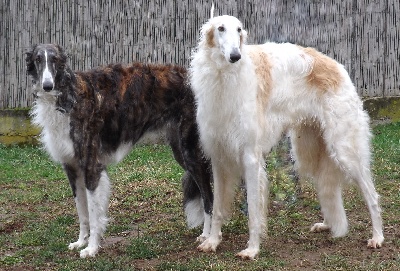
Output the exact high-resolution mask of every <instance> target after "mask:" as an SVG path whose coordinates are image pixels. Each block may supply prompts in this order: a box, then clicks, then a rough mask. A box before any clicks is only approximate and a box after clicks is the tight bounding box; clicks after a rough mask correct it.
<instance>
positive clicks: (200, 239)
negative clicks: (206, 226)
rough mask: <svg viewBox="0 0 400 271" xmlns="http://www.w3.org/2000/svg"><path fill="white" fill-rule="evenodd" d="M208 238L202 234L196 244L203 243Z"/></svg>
mask: <svg viewBox="0 0 400 271" xmlns="http://www.w3.org/2000/svg"><path fill="white" fill-rule="evenodd" d="M207 238H208V237H207V236H205V235H203V234H202V235H200V236H198V237H197V238H196V242H199V243H203V242H204V241H205V240H206V239H207Z"/></svg>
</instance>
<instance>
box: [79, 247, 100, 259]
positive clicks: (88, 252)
mask: <svg viewBox="0 0 400 271" xmlns="http://www.w3.org/2000/svg"><path fill="white" fill-rule="evenodd" d="M98 251H99V248H97V247H87V248H85V249H82V250H81V252H80V257H81V258H87V257H94V256H96V254H97V252H98Z"/></svg>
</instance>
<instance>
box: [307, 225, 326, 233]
mask: <svg viewBox="0 0 400 271" xmlns="http://www.w3.org/2000/svg"><path fill="white" fill-rule="evenodd" d="M310 231H311V232H322V231H329V226H328V225H326V224H324V223H315V224H314V226H312V227H311V229H310Z"/></svg>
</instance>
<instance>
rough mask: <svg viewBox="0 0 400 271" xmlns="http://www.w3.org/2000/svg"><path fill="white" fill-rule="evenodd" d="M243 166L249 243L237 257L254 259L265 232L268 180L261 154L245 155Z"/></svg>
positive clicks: (249, 153)
mask: <svg viewBox="0 0 400 271" xmlns="http://www.w3.org/2000/svg"><path fill="white" fill-rule="evenodd" d="M243 165H244V179H245V181H246V189H247V203H248V210H249V242H248V243H247V244H248V245H247V248H246V249H244V250H242V251H241V252H239V253H238V254H237V256H239V257H241V258H243V259H254V258H255V257H256V256H257V255H258V253H259V251H260V239H261V237H262V235H263V234H264V233H265V230H266V215H267V207H268V180H267V174H266V171H265V169H264V159H263V158H262V155H261V154H258V155H257V154H256V153H253V152H248V153H245V154H244V156H243Z"/></svg>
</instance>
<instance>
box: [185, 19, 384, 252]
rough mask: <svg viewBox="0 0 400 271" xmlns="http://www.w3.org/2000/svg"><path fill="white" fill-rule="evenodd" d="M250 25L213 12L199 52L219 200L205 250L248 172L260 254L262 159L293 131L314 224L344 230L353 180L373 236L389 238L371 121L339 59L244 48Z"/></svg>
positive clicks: (194, 77)
mask: <svg viewBox="0 0 400 271" xmlns="http://www.w3.org/2000/svg"><path fill="white" fill-rule="evenodd" d="M246 34H247V33H246V31H245V30H243V27H242V24H241V22H240V21H239V20H238V19H236V18H235V17H232V16H227V15H224V16H218V17H214V18H211V19H210V20H209V21H208V22H207V23H205V24H204V25H203V27H202V29H201V37H200V41H199V44H198V47H197V48H196V50H195V51H194V53H193V55H192V61H191V67H190V81H191V85H192V89H193V91H194V93H195V100H196V103H197V121H198V125H199V132H200V139H201V143H202V145H203V149H204V152H205V154H206V155H207V156H208V157H209V158H211V163H212V168H213V177H214V206H213V216H212V224H211V232H210V235H209V237H208V238H206V239H205V240H204V242H203V243H202V244H201V245H200V246H199V249H200V250H202V251H215V250H216V248H217V246H218V245H219V243H220V242H221V233H220V231H221V225H222V223H223V221H224V219H226V218H227V217H228V216H229V213H230V211H229V208H230V205H231V203H232V199H233V194H234V187H235V184H237V183H238V182H239V180H240V178H243V179H244V180H245V182H246V187H247V201H248V211H249V234H250V236H249V237H250V239H249V242H248V247H247V248H246V249H245V250H243V251H241V252H240V253H239V254H238V255H239V256H240V257H242V258H251V259H252V258H254V257H255V256H256V255H257V254H258V253H259V246H260V237H261V236H262V234H263V232H264V229H265V227H266V226H265V224H266V212H267V198H268V181H267V176H266V172H265V168H264V155H266V154H268V153H269V151H270V150H271V148H272V147H273V146H274V145H275V144H276V143H277V142H278V141H279V139H280V138H281V136H282V134H283V133H284V132H286V131H289V132H290V138H291V141H292V145H293V154H294V157H295V159H296V165H297V169H298V171H299V173H300V174H301V175H303V176H308V177H312V178H313V179H314V181H315V184H316V188H317V191H318V196H319V200H320V204H321V210H322V213H323V215H324V221H323V223H316V224H315V225H314V226H313V227H312V228H311V230H312V231H321V230H328V229H329V230H331V232H332V234H333V236H335V237H337V236H343V235H345V234H346V233H347V219H346V215H345V210H344V208H343V203H342V197H341V186H342V184H343V183H344V182H346V181H347V180H353V181H355V183H356V184H357V185H358V186H359V187H360V190H361V192H362V194H363V196H364V198H365V200H366V203H367V205H368V208H369V211H370V214H371V218H372V228H373V235H372V239H370V240H368V247H372V248H376V247H380V246H381V245H382V242H383V240H384V238H383V233H382V221H381V214H380V213H381V209H380V207H379V204H378V194H377V192H376V191H375V188H374V184H373V181H372V178H371V172H370V156H371V154H370V138H371V133H370V128H369V118H368V115H367V114H366V112H365V111H364V110H363V108H362V102H361V100H360V98H359V97H358V95H357V92H356V90H355V87H354V86H353V84H352V82H351V80H350V78H349V76H348V73H347V72H346V71H345V69H344V68H343V66H342V65H340V64H338V63H337V62H336V61H334V60H333V59H331V58H329V57H327V56H325V55H323V54H321V53H319V52H317V51H316V50H314V49H312V48H303V47H300V46H297V45H293V44H288V43H285V44H276V43H265V44H262V45H245V40H246Z"/></svg>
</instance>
